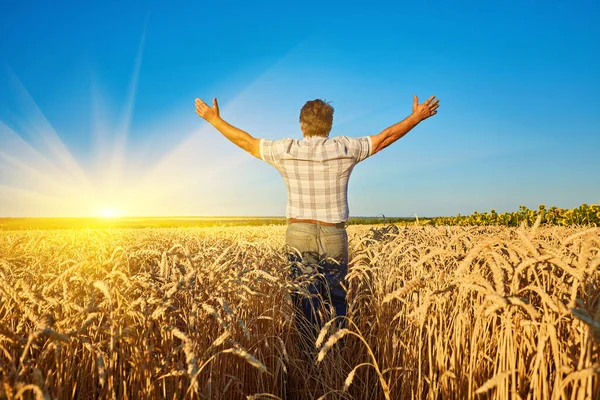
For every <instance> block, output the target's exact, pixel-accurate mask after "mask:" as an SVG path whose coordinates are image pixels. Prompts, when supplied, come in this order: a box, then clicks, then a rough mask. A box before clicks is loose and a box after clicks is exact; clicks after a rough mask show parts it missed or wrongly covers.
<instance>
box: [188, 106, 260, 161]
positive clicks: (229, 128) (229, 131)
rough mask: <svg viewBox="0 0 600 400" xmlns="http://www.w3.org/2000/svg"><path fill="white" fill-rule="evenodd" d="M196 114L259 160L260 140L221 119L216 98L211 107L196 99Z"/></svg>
mask: <svg viewBox="0 0 600 400" xmlns="http://www.w3.org/2000/svg"><path fill="white" fill-rule="evenodd" d="M196 114H198V115H199V116H201V117H202V118H204V119H205V120H206V121H207V122H209V123H210V124H211V125H212V126H214V127H215V128H216V129H217V130H218V131H219V132H221V133H222V134H223V136H225V137H226V138H227V139H229V140H230V141H232V142H233V143H235V144H236V145H237V146H239V147H241V148H242V149H244V150H246V151H247V152H248V153H250V154H252V155H253V156H254V157H256V158H260V139H257V138H254V137H252V136H251V135H250V134H249V133H248V132H245V131H243V130H241V129H239V128H236V127H235V126H233V125H231V124H229V123H228V122H227V121H225V120H224V119H223V118H221V115H220V113H219V104H218V103H217V99H216V98H214V99H213V106H212V107H209V106H208V104H206V103H205V102H203V101H202V100H200V99H196Z"/></svg>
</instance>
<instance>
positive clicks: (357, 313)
mask: <svg viewBox="0 0 600 400" xmlns="http://www.w3.org/2000/svg"><path fill="white" fill-rule="evenodd" d="M284 230H285V227H283V226H273V227H240V228H237V227H236V228H185V229H148V230H135V231H133V230H77V231H71V232H67V231H29V232H16V231H15V232H3V233H2V234H1V235H0V383H1V384H2V386H1V387H0V398H7V399H13V398H14V399H17V398H40V399H66V398H113V399H128V398H129V399H138V398H167V399H180V398H201V399H240V398H246V397H247V398H251V399H283V398H291V399H303V398H306V399H315V398H327V399H339V398H347V399H351V398H356V399H413V398H414V399H471V398H473V399H479V398H484V399H507V398H522V399H569V400H579V399H596V398H600V387H599V374H600V360H599V358H600V356H599V354H598V350H599V345H598V342H599V341H600V272H599V270H598V267H599V266H600V229H599V228H563V227H561V228H556V227H555V228H547V227H538V226H536V227H534V228H499V227H479V228H466V227H448V228H445V227H439V228H433V227H410V228H400V229H396V230H394V229H391V230H385V231H384V230H379V231H377V232H373V231H370V230H369V228H368V227H362V226H353V227H350V228H349V235H350V238H351V241H350V259H351V265H350V273H349V275H348V281H347V286H348V298H349V317H350V319H349V321H348V323H347V324H346V327H345V329H343V330H338V328H336V325H335V324H328V325H327V326H325V327H324V328H323V330H322V331H321V334H320V335H319V337H318V338H317V343H314V342H313V343H305V345H306V346H307V347H310V348H312V349H314V350H313V351H312V352H310V354H307V353H305V352H302V351H300V347H301V346H299V344H300V343H301V342H303V341H306V338H302V337H299V335H298V331H297V329H296V328H295V325H294V318H293V310H292V308H291V301H290V293H291V292H292V291H299V292H303V291H304V289H303V288H302V286H300V285H297V284H295V283H293V282H291V281H290V280H289V278H288V274H287V268H286V260H285V257H284V254H283V251H282V250H283V244H284V243H283V240H284ZM320 311H321V312H323V313H326V312H327V311H326V310H320Z"/></svg>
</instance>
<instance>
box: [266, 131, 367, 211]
mask: <svg viewBox="0 0 600 400" xmlns="http://www.w3.org/2000/svg"><path fill="white" fill-rule="evenodd" d="M371 147H372V144H371V138H370V137H368V136H365V137H361V138H358V139H357V138H350V137H347V136H337V137H334V138H326V137H320V136H313V137H308V138H304V139H302V140H294V139H282V140H277V141H274V140H267V139H261V141H260V157H261V158H262V159H263V160H265V161H266V162H268V163H269V164H271V165H273V166H274V167H275V168H277V170H278V171H279V173H280V174H281V176H282V177H283V180H284V181H285V186H286V187H287V194H288V199H287V208H286V216H287V217H288V218H300V219H316V220H319V221H323V222H331V223H338V222H345V221H347V220H348V214H349V211H348V179H349V178H350V173H351V172H352V169H353V168H354V166H355V165H356V164H357V163H359V162H360V161H362V160H364V159H365V158H367V157H369V156H370V155H371V151H372V149H371Z"/></svg>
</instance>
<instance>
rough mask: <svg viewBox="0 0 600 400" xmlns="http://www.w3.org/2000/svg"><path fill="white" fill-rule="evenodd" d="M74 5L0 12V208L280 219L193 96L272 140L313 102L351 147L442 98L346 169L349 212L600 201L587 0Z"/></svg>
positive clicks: (595, 8)
mask: <svg viewBox="0 0 600 400" xmlns="http://www.w3.org/2000/svg"><path fill="white" fill-rule="evenodd" d="M84 3H88V2H75V1H46V0H40V1H35V2H33V1H27V0H23V1H7V0H0V10H1V11H2V12H0V216H85V215H102V214H103V213H104V214H109V213H111V212H112V213H114V214H121V215H257V216H258V215H284V213H285V200H286V192H285V187H284V184H283V181H282V180H281V178H280V176H279V174H278V173H277V171H276V170H275V169H273V168H272V167H271V166H269V165H268V164H267V163H265V162H262V161H260V160H258V159H255V158H253V157H252V156H250V155H248V154H247V153H245V152H244V151H243V150H241V149H238V148H237V147H235V145H233V144H231V143H229V142H228V141H227V140H226V139H225V138H223V137H222V136H221V135H220V134H219V132H217V131H216V130H214V129H213V128H212V127H210V126H207V124H206V123H205V122H204V121H203V120H201V119H200V118H199V117H198V116H197V115H196V114H195V112H194V99H195V98H196V97H200V98H202V99H204V100H206V101H207V102H208V101H210V100H211V99H212V98H213V97H217V98H218V99H219V104H220V106H221V116H222V117H223V118H225V119H226V120H228V121H229V122H230V123H232V124H234V125H236V126H239V127H240V128H242V129H244V130H246V131H248V132H249V133H250V134H252V135H253V136H255V137H264V138H269V139H280V138H284V137H293V138H299V137H300V136H301V132H300V129H299V125H298V114H299V110H300V108H301V107H302V105H303V104H304V102H305V101H307V100H311V99H314V98H323V99H326V100H328V101H332V105H333V106H334V107H335V114H334V127H333V130H332V136H335V135H348V136H357V137H358V136H364V135H373V134H377V133H379V132H380V131H381V130H383V129H384V128H386V127H387V126H389V125H392V124H394V123H396V122H398V121H400V120H402V119H403V118H405V117H406V116H407V115H408V114H409V113H410V110H411V103H412V95H413V94H417V95H418V96H419V98H420V99H421V100H425V99H426V98H427V97H428V96H430V95H436V96H437V97H438V98H440V103H441V106H440V110H439V113H438V115H436V116H435V117H433V118H430V119H428V120H426V121H424V122H423V123H422V124H421V125H419V126H417V127H416V128H415V129H414V130H413V131H411V132H410V133H409V134H408V135H407V136H405V137H404V138H402V139H401V140H400V141H398V142H397V143H395V144H394V145H393V146H391V147H389V148H387V149H386V150H384V151H382V152H381V153H379V154H377V155H376V156H374V157H372V158H369V159H367V160H365V161H364V162H363V163H361V164H359V165H358V166H357V167H356V168H355V170H354V172H353V174H352V177H351V180H350V188H349V204H350V213H351V215H353V216H375V215H378V214H385V215H388V216H410V215H412V214H413V213H416V214H417V215H419V216H434V215H456V214H457V213H462V214H467V213H470V212H472V211H475V210H477V211H480V212H481V211H485V210H490V209H492V208H495V209H496V210H498V211H499V212H500V211H515V210H517V209H518V206H519V205H525V206H528V207H530V208H536V207H537V205H539V204H541V203H543V204H546V205H556V206H558V207H566V208H571V207H575V206H578V205H580V204H582V203H588V204H589V203H597V202H598V201H600V178H598V177H599V176H600V162H599V161H598V157H597V153H598V149H599V148H600V97H599V93H600V77H599V74H598V71H600V39H599V38H600V25H598V24H597V21H598V18H599V17H600V5H598V3H597V2H594V1H574V2H566V1H545V2H541V1H529V0H525V1H523V0H522V1H513V0H509V1H504V2H482V1H453V2H450V1H436V2H434V1H424V0H422V1H415V2H410V3H394V4H391V3H390V4H388V3H378V2H368V3H364V2H361V3H356V4H353V3H352V2H310V1H308V2H297V3H286V2H280V1H279V2H275V1H273V2H261V1H258V2H239V3H236V2H229V3H223V2H212V3H211V2H193V4H192V2H159V1H149V2H141V1H138V2H116V1H105V2H94V3H88V4H84Z"/></svg>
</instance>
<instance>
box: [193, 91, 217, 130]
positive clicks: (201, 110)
mask: <svg viewBox="0 0 600 400" xmlns="http://www.w3.org/2000/svg"><path fill="white" fill-rule="evenodd" d="M196 114H198V115H199V116H201V117H202V118H204V119H205V120H206V121H207V122H209V123H211V124H212V123H213V122H214V121H216V120H218V119H219V118H221V116H220V114H219V104H218V103H217V98H216V97H215V98H214V99H213V106H212V107H209V105H208V104H206V103H205V102H203V101H202V100H200V99H196Z"/></svg>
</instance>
